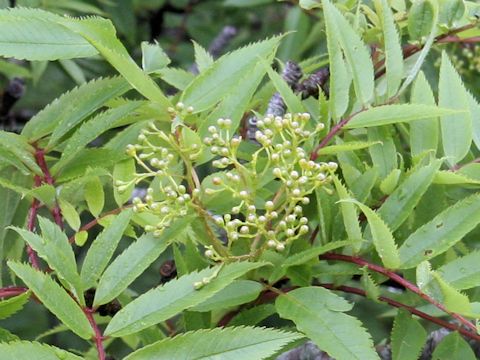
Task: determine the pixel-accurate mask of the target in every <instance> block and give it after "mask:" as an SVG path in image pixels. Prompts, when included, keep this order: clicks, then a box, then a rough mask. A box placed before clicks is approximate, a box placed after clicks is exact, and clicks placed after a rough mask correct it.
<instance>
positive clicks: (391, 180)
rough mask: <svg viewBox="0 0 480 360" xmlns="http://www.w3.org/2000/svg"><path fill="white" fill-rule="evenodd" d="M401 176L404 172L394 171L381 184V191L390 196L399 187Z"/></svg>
mask: <svg viewBox="0 0 480 360" xmlns="http://www.w3.org/2000/svg"><path fill="white" fill-rule="evenodd" d="M401 174H402V171H401V170H400V169H393V170H392V171H391V172H390V174H388V175H387V176H386V177H385V179H383V180H382V182H381V183H380V190H381V191H382V192H383V193H384V194H385V195H388V196H390V195H391V194H392V192H393V191H394V190H395V188H396V187H397V185H398V180H399V179H400V175H401Z"/></svg>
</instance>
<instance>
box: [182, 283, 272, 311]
mask: <svg viewBox="0 0 480 360" xmlns="http://www.w3.org/2000/svg"><path fill="white" fill-rule="evenodd" d="M262 290H263V285H262V284H260V283H258V282H256V281H251V280H235V281H233V282H232V283H231V284H230V285H228V286H227V287H226V288H224V289H222V290H220V291H219V292H218V293H216V294H215V295H213V296H212V297H211V298H209V299H207V300H206V301H204V302H202V303H200V304H198V305H196V306H194V307H192V308H191V310H192V311H199V312H207V311H214V310H219V309H226V308H230V307H233V306H238V305H242V304H245V303H248V302H250V301H253V300H255V299H256V298H257V297H258V295H259V294H260V292H261V291H262Z"/></svg>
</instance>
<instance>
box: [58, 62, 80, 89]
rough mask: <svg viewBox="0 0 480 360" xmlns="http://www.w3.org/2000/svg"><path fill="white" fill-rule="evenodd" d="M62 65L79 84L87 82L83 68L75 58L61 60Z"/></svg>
mask: <svg viewBox="0 0 480 360" xmlns="http://www.w3.org/2000/svg"><path fill="white" fill-rule="evenodd" d="M59 63H60V65H61V66H62V68H63V70H65V72H66V73H67V74H68V75H69V76H70V77H71V78H72V80H73V81H75V82H76V83H77V85H82V84H85V83H86V82H87V79H86V78H85V74H84V73H83V70H82V68H81V67H80V66H78V64H77V63H76V62H75V61H73V60H59Z"/></svg>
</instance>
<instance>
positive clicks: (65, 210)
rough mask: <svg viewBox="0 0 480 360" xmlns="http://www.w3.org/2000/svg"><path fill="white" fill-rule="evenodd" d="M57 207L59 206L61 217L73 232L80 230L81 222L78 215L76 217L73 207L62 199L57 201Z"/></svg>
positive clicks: (76, 213)
mask: <svg viewBox="0 0 480 360" xmlns="http://www.w3.org/2000/svg"><path fill="white" fill-rule="evenodd" d="M58 205H59V206H60V210H61V211H62V216H63V217H64V218H65V220H66V221H67V224H68V225H70V227H71V228H72V229H73V230H75V231H78V229H80V225H81V221H80V215H78V212H77V210H76V209H75V207H74V206H73V205H72V204H70V203H69V202H68V201H66V200H64V199H62V198H59V199H58Z"/></svg>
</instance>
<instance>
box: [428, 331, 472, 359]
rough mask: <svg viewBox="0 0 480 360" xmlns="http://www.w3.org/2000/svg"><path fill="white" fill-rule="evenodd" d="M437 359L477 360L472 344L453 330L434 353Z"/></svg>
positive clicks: (434, 357) (433, 356) (433, 355)
mask: <svg viewBox="0 0 480 360" xmlns="http://www.w3.org/2000/svg"><path fill="white" fill-rule="evenodd" d="M432 359H435V360H475V359H477V357H476V356H475V354H474V352H473V350H472V348H471V347H470V345H469V344H468V343H467V342H466V341H465V340H464V339H463V338H462V337H461V336H460V335H459V334H458V333H457V332H453V333H451V334H448V335H447V336H445V337H444V338H443V340H442V341H441V342H440V343H439V344H438V345H437V347H436V348H435V351H434V352H433V354H432Z"/></svg>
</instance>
